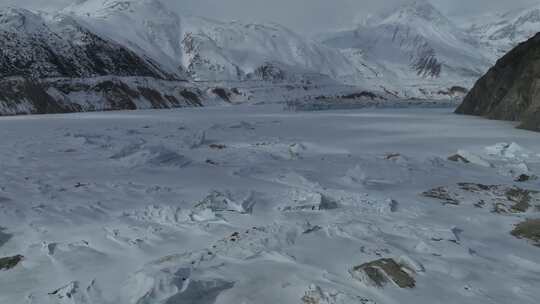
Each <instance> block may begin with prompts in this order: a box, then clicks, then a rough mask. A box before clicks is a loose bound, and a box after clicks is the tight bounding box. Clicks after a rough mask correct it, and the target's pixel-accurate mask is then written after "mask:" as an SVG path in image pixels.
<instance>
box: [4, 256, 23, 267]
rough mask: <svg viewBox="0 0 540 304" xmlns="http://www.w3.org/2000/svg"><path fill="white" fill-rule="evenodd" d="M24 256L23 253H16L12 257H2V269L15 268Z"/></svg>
mask: <svg viewBox="0 0 540 304" xmlns="http://www.w3.org/2000/svg"><path fill="white" fill-rule="evenodd" d="M23 259H24V257H23V256H22V255H15V256H11V257H5V258H0V270H10V269H12V268H15V266H17V265H18V264H19V263H20V262H21V261H22V260H23Z"/></svg>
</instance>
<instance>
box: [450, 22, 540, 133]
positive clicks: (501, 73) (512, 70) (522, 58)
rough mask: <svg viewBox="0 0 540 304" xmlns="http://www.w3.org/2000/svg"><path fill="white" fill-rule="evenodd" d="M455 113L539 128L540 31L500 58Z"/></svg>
mask: <svg viewBox="0 0 540 304" xmlns="http://www.w3.org/2000/svg"><path fill="white" fill-rule="evenodd" d="M456 113H458V114H469V115H478V116H484V117H487V118H490V119H500V120H510V121H520V122H521V124H520V128H524V129H528V130H534V131H540V33H538V34H537V35H536V36H534V37H533V38H531V39H529V40H528V41H526V42H524V43H521V44H520V45H519V46H517V47H516V48H514V49H513V50H512V51H510V52H509V53H508V54H506V55H505V56H504V57H503V58H501V59H500V60H499V61H497V64H496V65H495V66H494V67H492V68H491V69H490V70H489V71H488V73H487V74H486V75H484V76H483V77H482V78H480V80H478V82H477V83H476V84H475V86H474V88H473V89H472V90H471V91H470V92H469V94H468V95H467V97H465V100H464V101H463V103H462V104H461V106H460V107H459V108H458V109H457V110H456Z"/></svg>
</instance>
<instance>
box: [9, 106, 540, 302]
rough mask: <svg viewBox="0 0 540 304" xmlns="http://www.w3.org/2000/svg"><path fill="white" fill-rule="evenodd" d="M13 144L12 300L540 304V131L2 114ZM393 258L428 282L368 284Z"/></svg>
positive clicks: (230, 117) (427, 117)
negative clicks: (530, 232) (374, 268)
mask: <svg viewBox="0 0 540 304" xmlns="http://www.w3.org/2000/svg"><path fill="white" fill-rule="evenodd" d="M0 138H2V140H1V141H0V151H1V152H2V153H1V154H0V172H1V174H0V258H1V257H8V256H15V255H22V256H24V259H23V260H22V262H20V263H19V264H18V265H17V266H16V267H14V268H12V269H9V270H3V271H2V270H0V303H12V304H17V303H39V304H42V303H93V304H101V303H134V304H135V303H137V304H142V303H167V304H176V303H204V304H208V303H218V304H221V303H230V304H239V303H246V304H247V303H254V304H259V303H301V304H302V303H308V304H312V303H321V304H323V303H332V304H334V303H471V304H473V303H474V304H479V303H501V304H505V303H531V304H533V303H537V302H538V299H539V298H540V289H538V286H539V285H540V255H539V252H540V251H539V250H540V248H538V247H536V246H534V244H533V243H532V241H527V240H523V239H518V238H516V237H514V236H512V235H511V234H510V232H511V231H512V230H513V229H514V227H515V225H516V224H518V223H520V222H522V221H524V220H525V219H527V218H539V217H540V214H539V209H538V207H537V205H540V200H539V198H538V197H537V195H536V193H535V192H534V191H535V190H540V184H539V182H538V180H535V179H534V176H535V175H540V140H539V139H540V134H539V133H534V132H529V131H523V130H518V129H515V128H514V125H513V124H512V123H509V122H500V121H490V120H486V119H481V118H476V117H466V116H458V115H454V114H452V109H448V108H446V109H377V110H371V109H363V110H341V111H322V112H287V111H284V110H282V109H281V107H280V106H277V105H268V106H238V107H222V108H219V107H216V108H205V109H179V110H165V111H158V110H150V111H134V112H107V113H79V114H67V115H44V116H20V117H2V118H0ZM458 151H459V153H458ZM456 153H458V154H459V155H460V156H461V157H462V159H466V161H463V160H462V161H461V162H453V161H449V160H448V157H449V156H451V155H455V154H456ZM520 175H526V176H529V177H531V179H530V180H528V181H524V182H516V181H515V180H516V179H518V178H519V176H520ZM463 183H468V184H467V186H464V184H463ZM439 187H442V188H439ZM516 187H518V188H516ZM438 188H439V190H438V191H434V192H433V191H432V194H431V195H426V194H422V193H424V192H426V191H428V190H431V189H438ZM511 189H520V190H523V191H527V192H526V193H527V195H529V196H528V197H529V198H530V199H529V201H528V203H529V205H530V206H529V207H530V208H525V210H521V211H520V212H517V211H516V210H515V208H513V207H512V204H513V203H516V202H515V201H513V200H512V197H510V196H509V195H508V193H509V191H510V190H511ZM435 192H436V195H433V193H435ZM445 193H446V195H445ZM520 193H525V192H520ZM504 208H506V209H504ZM1 227H4V228H5V229H3V230H2V229H1ZM8 236H9V237H8ZM381 258H386V259H393V260H395V261H396V262H397V263H398V264H399V265H401V266H402V267H403V269H404V270H405V272H406V273H407V274H408V275H409V276H410V277H412V278H413V279H414V281H415V287H414V288H399V286H398V285H399V284H397V283H396V282H395V280H393V279H392V278H391V276H388V277H387V280H388V282H389V283H388V284H386V285H384V284H383V285H384V286H376V285H377V284H374V282H371V281H370V278H369V276H368V277H366V276H365V275H364V276H358V275H357V274H356V273H355V271H354V269H355V267H356V266H359V265H362V264H364V263H368V262H371V261H374V260H378V259H381Z"/></svg>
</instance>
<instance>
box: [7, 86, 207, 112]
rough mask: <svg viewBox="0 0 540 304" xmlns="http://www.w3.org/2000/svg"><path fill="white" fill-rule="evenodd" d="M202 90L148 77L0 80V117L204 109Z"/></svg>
mask: <svg viewBox="0 0 540 304" xmlns="http://www.w3.org/2000/svg"><path fill="white" fill-rule="evenodd" d="M203 96H205V94H204V92H202V91H201V90H199V89H197V88H195V87H192V86H190V85H189V84H187V83H184V82H179V81H165V80H158V79H155V78H145V77H112V76H111V77H96V78H45V79H31V78H20V77H16V78H5V79H0V115H18V114H45V113H70V112H83V111H108V110H134V109H152V108H154V109H162V108H178V107H188V106H195V107H197V106H202V103H201V102H200V100H201V99H202V98H203Z"/></svg>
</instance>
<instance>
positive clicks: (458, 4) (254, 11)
mask: <svg viewBox="0 0 540 304" xmlns="http://www.w3.org/2000/svg"><path fill="white" fill-rule="evenodd" d="M73 1H76V0H0V6H1V5H19V6H24V7H29V8H35V9H45V10H54V9H57V8H59V7H62V6H63V5H67V4H69V3H70V2H73ZM161 1H163V2H164V3H167V4H168V5H169V6H170V7H172V8H174V9H176V10H178V11H179V12H180V14H184V15H198V16H204V17H209V18H215V19H221V20H233V19H234V20H243V21H252V22H276V23H280V24H283V25H286V26H288V27H290V28H292V29H294V30H296V31H299V32H305V33H310V34H313V33H317V32H326V31H332V30H335V29H339V28H346V27H350V26H352V25H353V24H354V23H356V22H357V21H359V20H360V19H361V18H363V17H364V16H366V15H369V14H370V13H373V12H375V11H377V10H380V9H382V8H384V7H388V6H392V5H396V4H399V3H404V2H406V1H410V0H161ZM430 1H431V2H432V3H433V4H435V5H436V6H437V7H438V8H439V9H441V10H442V11H443V12H444V13H446V14H448V15H454V16H464V15H468V16H470V15H473V16H474V15H481V14H484V13H487V12H490V11H500V10H510V9H515V8H519V7H526V6H528V5H532V4H540V0H430Z"/></svg>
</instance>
